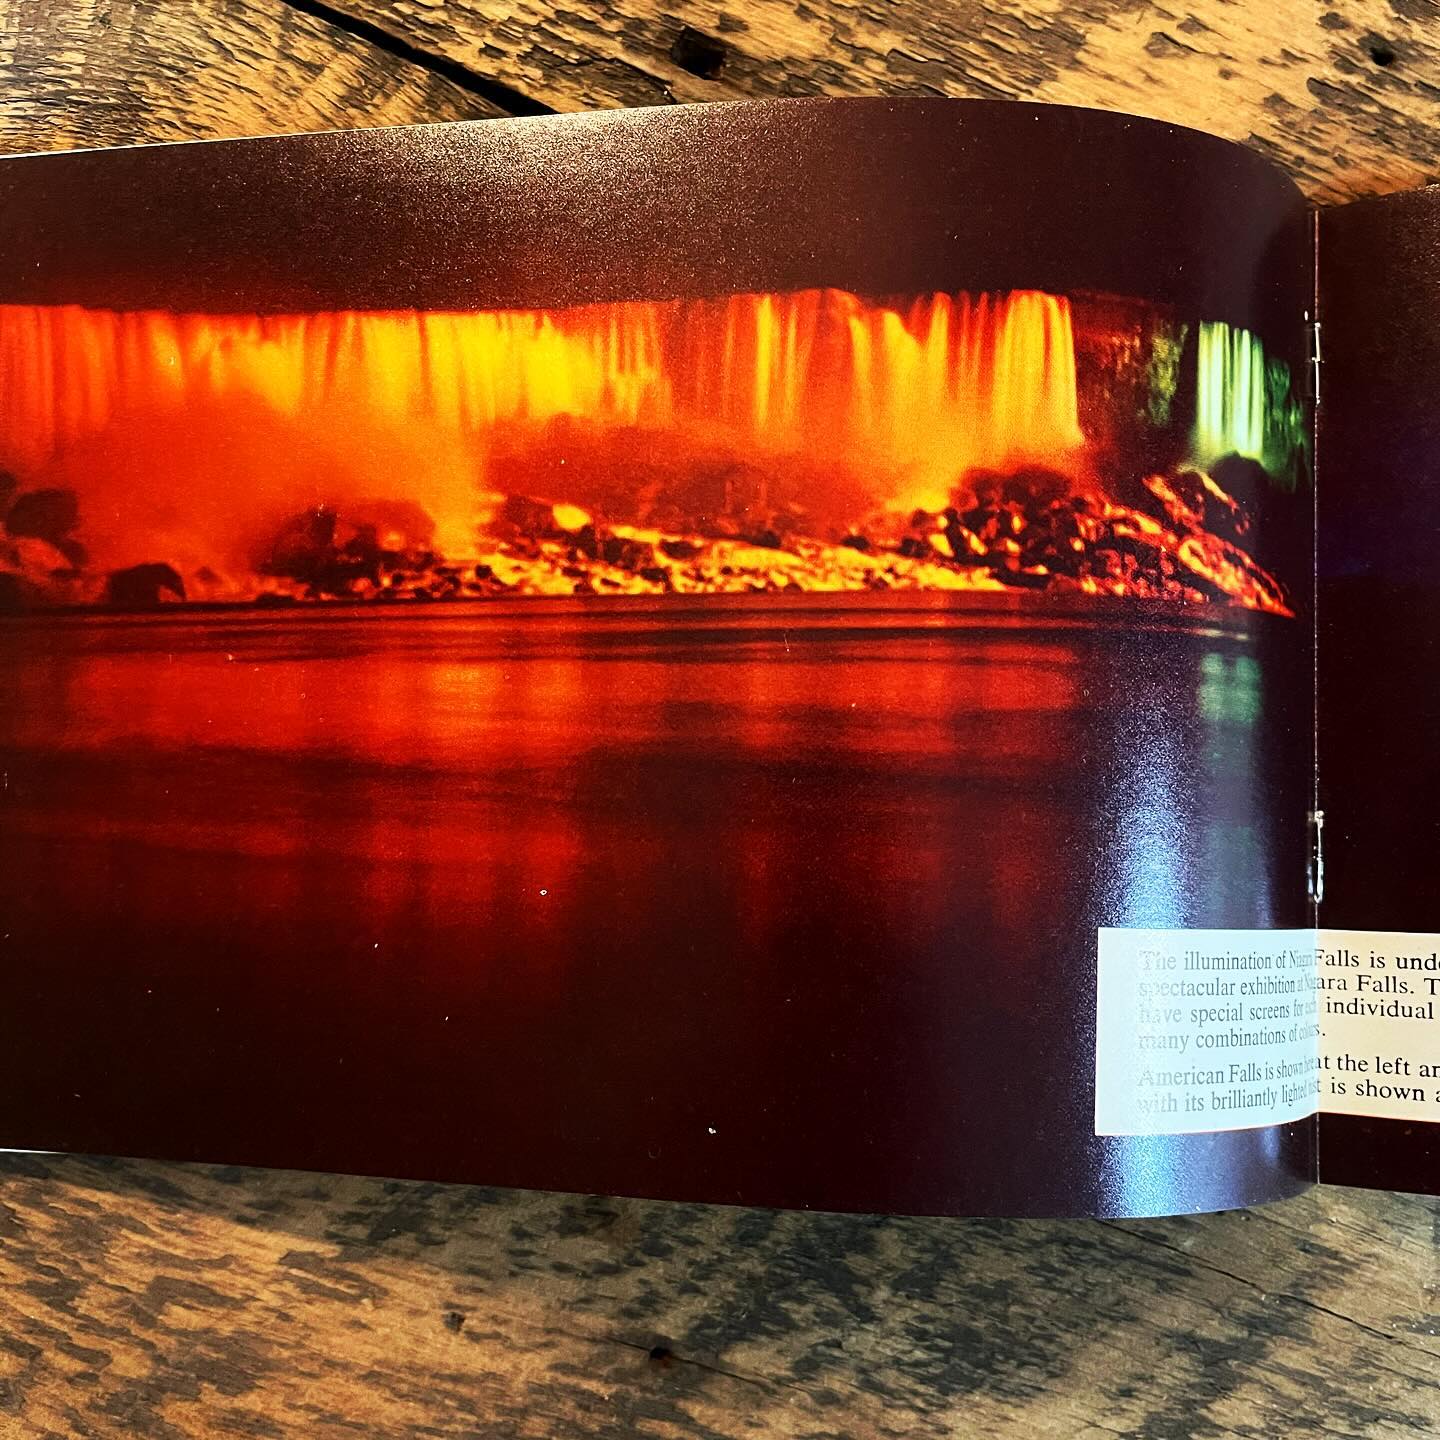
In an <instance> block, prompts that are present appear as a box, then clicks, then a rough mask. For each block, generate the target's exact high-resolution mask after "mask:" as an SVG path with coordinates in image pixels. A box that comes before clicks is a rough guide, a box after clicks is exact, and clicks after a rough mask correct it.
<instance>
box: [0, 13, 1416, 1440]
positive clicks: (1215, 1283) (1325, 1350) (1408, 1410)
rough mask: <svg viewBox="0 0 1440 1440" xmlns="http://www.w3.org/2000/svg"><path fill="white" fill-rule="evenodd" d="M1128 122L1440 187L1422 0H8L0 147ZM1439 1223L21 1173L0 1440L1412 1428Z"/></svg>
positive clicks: (1, 1172)
mask: <svg viewBox="0 0 1440 1440" xmlns="http://www.w3.org/2000/svg"><path fill="white" fill-rule="evenodd" d="M816 92H832V93H860V94H867V93H875V92H885V93H896V94H900V93H944V94H949V95H978V96H1025V97H1031V98H1036V99H1043V100H1061V101H1070V102H1077V103H1082V104H1092V105H1104V106H1112V107H1115V108H1119V109H1125V110H1130V111H1134V112H1137V113H1140V114H1148V115H1157V116H1161V117H1164V118H1166V119H1170V120H1177V121H1182V122H1184V123H1187V124H1191V125H1196V126H1199V127H1201V128H1203V129H1207V130H1212V131H1215V132H1217V133H1219V134H1222V135H1227V136H1230V137H1232V138H1235V139H1238V140H1243V141H1246V142H1248V143H1250V144H1252V145H1254V146H1255V147H1257V148H1258V149H1260V150H1263V151H1264V152H1266V153H1267V154H1269V155H1271V156H1273V157H1274V158H1276V159H1277V160H1279V161H1281V162H1282V163H1284V164H1285V165H1287V166H1289V167H1290V169H1291V170H1292V172H1293V173H1294V174H1295V175H1296V176H1297V177H1298V178H1299V180H1300V181H1301V183H1302V184H1303V185H1304V186H1305V187H1306V189H1307V190H1308V191H1309V192H1310V193H1311V194H1312V195H1314V196H1316V197H1317V198H1324V199H1327V200H1334V199H1342V198H1345V197H1348V196H1351V195H1356V194H1362V193H1367V192H1373V191H1385V190H1392V189H1398V188H1404V187H1410V186H1413V185H1416V184H1419V183H1422V182H1424V181H1426V180H1433V179H1436V178H1440V159H1437V156H1440V6H1437V5H1436V4H1435V3H1434V0H1390V3H1388V4H1387V3H1382V0H1356V3H1345V4H1326V3H1316V0H1279V3H1268V4H1258V3H1257V4H1247V5H1241V4H1238V3H1234V0H1191V3H1190V4H1189V5H1187V6H1184V7H1181V8H1177V9H1166V8H1162V7H1161V6H1159V5H1153V4H1143V3H1135V0H1023V3H1020V4H1016V5H1011V6H1002V5H1000V4H998V3H990V0H966V3H950V4H947V3H943V0H935V3H933V4H929V5H912V4H905V3H891V0H866V3H862V4H855V3H850V0H800V3H788V4H778V3H772V0H733V4H731V3H726V0H718V3H717V0H672V3H671V4H670V5H669V6H668V7H667V10H666V13H664V14H661V13H659V11H658V9H656V8H653V7H651V6H649V5H646V4H644V3H642V0H604V3H602V4H599V5H594V6H586V7H583V8H576V7H573V6H572V7H566V8H563V9H559V10H552V9H550V8H548V7H546V6H544V5H543V4H542V3H541V0H512V3H509V4H503V3H500V0H468V3H463V4H450V5H441V4H439V3H430V0H400V3H397V4H382V3H380V0H337V3H335V4H333V5H332V4H325V3H319V0H294V3H290V4H286V3H283V0H221V3H211V4H201V3H180V0H127V3H118V0H117V3H99V0H96V3H81V0H52V3H47V0H0V149H5V150H12V151H14V150H28V149H58V148H64V147H69V146H77V145H103V144H119V143H125V142H132V141H141V140H174V139H183V138H191V137H199V136H223V135H242V134H257V133H262V132H268V131H282V130H306V129H321V128H333V127H343V126H356V125H391V124H399V123H402V122H405V121H413V120H454V119H472V118H476V117H483V116H491V115H496V114H501V113H520V112H524V113H533V112H536V111H542V110H546V109H578V108H582V107H586V106H595V105H640V104H655V103H664V102H668V101H672V100H675V101H688V100H711V99H727V98H736V97H740V96H758V95H783V94H810V93H816ZM1437 1227H1440V1205H1437V1204H1436V1202H1434V1201H1430V1200H1419V1199H1414V1198H1409V1197H1405V1196H1397V1195H1384V1194H1367V1193H1364V1192H1360V1191H1345V1190H1338V1189H1334V1188H1328V1189H1322V1190H1318V1191H1315V1192H1313V1193H1312V1194H1311V1195H1309V1196H1307V1197H1305V1198H1303V1199H1301V1200H1298V1201H1294V1202H1291V1203H1288V1204H1285V1205H1280V1206H1274V1207H1271V1208H1268V1209H1262V1210H1257V1211H1253V1212H1248V1213H1236V1214H1229V1215H1223V1216H1218V1217H1205V1218H1199V1219H1180V1220H1168V1221H1149V1222H1115V1223H1099V1222H1055V1223H1037V1222H1016V1221H995V1220H988V1221H945V1220H891V1219H874V1218H853V1217H837V1216H824V1215H794V1214H783V1215H777V1214H772V1213H768V1212H761V1211H744V1210H732V1209H724V1208H719V1207H702V1206H675V1205H660V1204H650V1203H639V1202H634V1201H625V1200H610V1199H593V1198H591V1199H584V1198H575V1197H565V1196H552V1195H539V1194H526V1193H520V1192H500V1191H489V1190H480V1189H474V1188H464V1187H455V1186H437V1185H419V1184H399V1183H388V1182H384V1181H378V1180H357V1179H343V1178H335V1177H330V1176H315V1175H300V1174H292V1173H269V1172H260V1171H238V1170H229V1169H220V1168H202V1167H194V1166H190V1167H184V1166H175V1165H158V1164H140V1163H128V1162H105V1161H95V1160H86V1159H59V1158H37V1157H27V1156H12V1157H6V1158H4V1159H3V1160H0V1277H3V1281H4V1287H3V1290H0V1436H5V1437H9V1436H11V1435H17V1436H20V1435H27V1436H28V1435H37V1436H38V1435H56V1436H70V1435H101V1436H111V1435H115V1436H120V1435H124V1436H138V1437H149V1436H155V1437H167V1440H168V1437H175V1436H196V1435H200V1436H212V1435H213V1436H230V1435H234V1436H247V1437H264V1436H279V1435H292V1434H293V1435H303V1436H307V1437H316V1440H321V1437H331V1436H335V1437H340V1436H347V1437H353V1436H356V1435H366V1436H368V1435H375V1436H382V1435H383V1436H393V1435H411V1434H414V1435H427V1436H462V1435H463V1436H481V1435H484V1436H497V1437H498V1436H515V1437H520V1436H556V1435H565V1436H571V1435H579V1436H632V1435H636V1436H652V1437H653V1436H680V1435H684V1436H706V1437H714V1436H757V1435H795V1436H802V1435H803V1436H838V1435H845V1436H852V1435H853V1436H885V1435H906V1436H941V1435H964V1436H970V1435H1004V1436H1024V1437H1027V1440H1029V1437H1038V1436H1051V1435H1054V1436H1064V1437H1067V1440H1068V1437H1078V1436H1098V1435H1136V1436H1146V1437H1153V1440H1182V1437H1184V1440H1189V1437H1195V1440H1200V1437H1205V1440H1210V1437H1216V1436H1229V1435H1234V1436H1276V1435H1286V1434H1302V1433H1323V1434H1327V1435H1335V1436H1351V1435H1376V1436H1381V1435H1397V1436H1398V1435H1413V1434H1417V1433H1427V1432H1431V1431H1433V1430H1434V1429H1435V1428H1436V1426H1437V1424H1440V1299H1437V1295H1436V1288H1437V1285H1440V1269H1437V1263H1436V1256H1437V1238H1440V1230H1437Z"/></svg>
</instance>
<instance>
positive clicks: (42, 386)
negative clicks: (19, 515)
mask: <svg viewBox="0 0 1440 1440" xmlns="http://www.w3.org/2000/svg"><path fill="white" fill-rule="evenodd" d="M0 377H3V386H0V464H4V465H7V466H9V467H10V468H12V469H16V470H18V471H21V472H24V471H27V470H30V469H33V468H34V467H36V466H38V465H40V464H43V462H44V461H45V460H46V459H47V458H48V457H50V456H52V455H54V454H55V453H57V452H58V451H61V450H63V449H64V447H65V446H66V445H68V444H70V443H71V442H72V441H74V440H76V439H77V438H80V437H83V436H86V435H91V434H94V433H95V432H97V431H100V430H103V429H104V428H105V427H106V426H107V425H108V424H110V423H111V422H112V421H113V420H115V419H116V418H119V417H122V416H126V415H133V414H142V415H145V416H151V417H156V418H158V419H162V420H163V418H164V417H166V416H170V417H174V418H175V419H176V420H177V421H178V420H183V417H184V415H185V414H186V413H187V412H189V411H193V410H195V409H196V408H197V407H200V408H205V409H207V410H208V409H213V407H214V406H215V405H216V404H217V403H218V404H223V403H225V402H228V401H232V400H233V401H237V402H244V403H246V404H249V405H252V406H253V405H256V404H258V405H260V406H263V407H264V408H265V409H267V410H269V411H273V412H275V413H276V414H279V415H283V416H286V417H293V418H297V419H300V420H301V421H305V420H307V419H308V417H310V416H312V415H313V416H315V417H317V423H319V422H318V417H320V416H322V415H331V416H333V415H335V414H337V413H342V414H343V413H351V414H355V415H357V416H364V417H365V419H366V421H367V422H368V423H377V422H382V423H389V422H395V423H397V424H400V425H417V424H419V425H427V426H431V427H441V428H444V429H447V430H452V431H454V432H456V433H458V434H460V435H471V436H474V435H483V434H484V432H486V431H487V430H489V429H490V428H492V427H494V426H496V425H497V424H501V423H505V422H515V421H520V422H524V421H537V422H543V421H545V420H547V419H550V418H552V417H555V416H559V415H570V416H577V417H583V418H585V419H587V420H590V421H593V422H596V423H599V424H602V425H609V426H639V427H645V428H652V429H658V430H664V429H673V428H683V429H685V430H686V431H687V432H692V433H694V434H696V435H698V436H700V437H704V438H714V437H720V438H727V437H728V438H729V439H730V440H731V441H732V442H736V443H743V445H744V446H745V447H747V448H750V449H753V450H755V451H757V452H759V453H760V454H762V455H763V454H766V453H783V452H800V451H803V452H805V453H808V454H811V455H814V456H818V457H820V458H835V459H844V460H845V461H847V462H851V461H858V462H859V463H861V464H863V465H866V466H873V467H877V468H878V469H880V470H881V471H883V472H885V473H895V474H908V475H909V476H910V477H911V478H912V480H913V481H914V482H915V483H916V484H918V485H928V486H930V487H932V488H935V487H940V488H942V489H943V487H944V486H946V485H948V484H950V483H953V481H954V480H955V478H956V477H957V476H958V475H959V474H961V473H962V472H963V471H964V470H965V469H967V468H969V467H971V466H974V465H986V466H999V465H1003V464H1005V463H1007V462H1009V461H1011V460H1015V459H1045V460H1050V461H1052V462H1055V463H1059V462H1060V461H1061V460H1062V459H1063V458H1064V457H1065V456H1066V455H1068V454H1069V452H1071V451H1073V450H1074V449H1075V448H1076V447H1078V446H1079V445H1081V444H1082V443H1083V437H1082V435H1081V433H1080V425H1079V419H1078V414H1077V404H1076V394H1075V344H1074V336H1073V333H1072V328H1071V319H1070V307H1069V303H1068V301H1066V300H1064V299H1062V298H1059V297H1056V296H1052V295H1045V294H1039V293H1034V292H1017V293H1015V294H1011V295H1005V296H990V295H980V296H973V297H972V296H968V295H931V296H927V297H923V298H921V299H918V300H916V301H915V302H914V303H913V304H911V305H909V306H908V307H907V308H905V309H903V310H901V309H896V308H891V307H888V306H884V305H878V304H872V303H869V302H866V301H863V300H861V299H859V298H858V297H856V296H854V295H851V294H848V293H845V292H842V291H835V290H809V291H802V292H799V293H795V294H787V295H737V296H730V297H726V298H719V299H705V300H689V301H658V302H652V301H620V302H615V303H610V304H600V305H589V306H579V307H573V308H570V309H563V310H553V311H538V310H537V311H500V312H479V313H425V312H401V313H393V312H385V313H350V312H335V313H320V314H310V315H292V316H255V315H249V316H242V315H221V316H199V315H170V314H163V313H154V312H149V313H126V312H113V311H91V310H82V309H77V308H70V307H58V308H34V307H20V306H8V307H0Z"/></svg>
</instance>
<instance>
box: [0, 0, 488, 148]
mask: <svg viewBox="0 0 1440 1440" xmlns="http://www.w3.org/2000/svg"><path fill="white" fill-rule="evenodd" d="M497 113H499V111H498V110H497V108H496V107H495V106H494V105H493V104H491V103H490V102H489V101H488V100H486V99H485V98H484V97H482V96H480V95H477V94H474V93H472V92H471V91H468V90H466V89H464V88H462V86H461V85H459V84H457V83H456V82H455V81H453V80H450V79H447V78H446V77H445V76H444V75H442V74H438V73H436V72H435V71H434V70H432V69H427V68H425V67H424V66H421V65H417V64H407V63H405V62H404V61H402V60H399V59H397V58H396V57H394V56H392V55H389V54H387V53H385V52H384V51H382V50H379V49H377V48H376V47H375V46H374V45H371V44H368V43H366V42H365V41H363V40H360V39H356V38H354V37H352V36H350V35H347V34H346V33H345V32H344V31H342V30H337V29H336V28H335V27H334V26H333V25H329V24H326V23H325V22H324V21H323V20H318V19H315V18H312V17H311V16H309V15H305V14H302V13H301V12H300V11H298V10H294V9H292V8H290V7H289V6H286V5H283V4H278V3H263V0H225V3H224V4H220V5H214V4H207V3H204V0H181V3H169V0H133V3H129V4H126V5H123V6H115V5H111V4H107V3H103V0H85V3H64V4H59V3H51V0H0V151H9V152H15V151H25V150H68V149H74V148H77V147H83V146H92V145H126V144H134V143H137V142H140V141H151V140H201V139H213V138H217V137H224V136H232V135H262V134H274V133H276V132H280V131H286V130H330V129H336V128H344V127H349V126H358V125H399V124H405V123H407V122H413V121H417V120H475V119H481V118H485V117H488V116H492V115H495V114H497Z"/></svg>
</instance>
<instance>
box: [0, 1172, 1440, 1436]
mask: <svg viewBox="0 0 1440 1440" xmlns="http://www.w3.org/2000/svg"><path fill="white" fill-rule="evenodd" d="M0 1186H3V1188H0V1239H3V1248H0V1281H3V1289H0V1421H3V1418H4V1417H6V1416H9V1417H11V1418H12V1420H13V1421H14V1423H15V1424H16V1425H17V1426H18V1425H20V1424H23V1426H24V1427H25V1432H24V1433H28V1434H36V1435H43V1434H55V1435H97V1434H98V1435H110V1434H115V1435H119V1434H125V1435H132V1436H133V1435H143V1436H149V1435H156V1436H174V1435H205V1436H231V1435H233V1436H270V1435H305V1436H309V1437H315V1440H327V1437H332V1436H334V1437H341V1436H354V1435H356V1434H357V1433H358V1434H363V1435H377V1436H379V1435H384V1436H393V1435H418V1434H423V1435H427V1436H457V1437H458V1436H474V1435H481V1434H483V1435H487V1436H489V1435H504V1436H516V1437H521V1436H523V1437H531V1436H534V1437H542V1436H556V1435H565V1436H595V1437H602V1436H604V1437H610V1436H617V1437H618V1436H631V1435H645V1436H692V1435H693V1436H706V1437H714V1436H735V1437H739V1436H753V1435H768V1436H786V1437H789V1436H795V1437H799V1436H818V1435H826V1436H831V1435H857V1436H875V1437H881V1436H902V1435H903V1436H914V1437H941V1436H948V1435H956V1434H961V1435H979V1434H985V1435H1017V1436H1020V1435H1023V1436H1026V1437H1051V1436H1053V1437H1057V1440H1059V1437H1065V1440H1070V1437H1085V1436H1100V1435H1137V1436H1153V1437H1156V1440H1160V1437H1164V1440H1179V1437H1191V1436H1193V1437H1197V1440H1198V1437H1201V1436H1207V1437H1208V1436H1217V1435H1222V1436H1223V1435H1246V1436H1270V1435H1284V1434H1310V1433H1324V1434H1331V1435H1370V1436H1392V1435H1393V1436H1410V1435H1414V1434H1423V1433H1427V1432H1428V1431H1429V1430H1430V1429H1431V1428H1432V1427H1433V1424H1434V1422H1435V1419H1436V1417H1437V1415H1440V1398H1437V1388H1440V1340H1437V1338H1436V1333H1435V1332H1436V1322H1437V1319H1440V1317H1437V1315H1436V1314H1435V1313H1433V1309H1432V1299H1433V1288H1432V1287H1433V1285H1434V1282H1435V1279H1436V1275H1435V1269H1434V1264H1435V1261H1434V1253H1435V1252H1434V1238H1435V1237H1434V1227H1435V1223H1436V1211H1435V1208H1434V1206H1433V1205H1431V1204H1430V1203H1428V1202H1422V1201H1417V1200H1411V1199H1404V1198H1400V1197H1385V1198H1383V1199H1377V1198H1375V1197H1367V1196H1365V1195H1363V1194H1362V1193H1360V1192H1348V1191H1342V1190H1336V1189H1330V1190H1322V1191H1317V1192H1315V1194H1314V1195H1313V1196H1312V1197H1310V1198H1307V1199H1306V1200H1303V1201H1300V1202H1295V1203H1292V1204H1289V1205H1286V1206H1283V1207H1277V1208H1272V1209H1265V1210H1258V1211H1251V1212H1238V1213H1235V1214H1230V1215H1224V1216H1218V1217H1205V1218H1199V1219H1193V1220H1173V1221H1151V1222H1127V1223H1124V1224H1101V1223H1096V1222H1089V1223H1086V1222H1054V1223H1041V1222H1021V1221H968V1222H967V1221H948V1222H947V1221H918V1220H904V1219H877V1218H866V1217H859V1218H857V1217H841V1216H827V1215H806V1214H774V1213H767V1212H760V1211H746V1210H732V1209H725V1208H722V1207H702V1206H682V1205H662V1204H655V1203H646V1202H639V1201H624V1200H609V1199H597V1198H579V1197H567V1196H555V1195H539V1194H525V1193H519V1192H502V1191H488V1190H483V1189H478V1188H475V1187H459V1186H433V1185H417V1184H394V1183H391V1184H387V1183H382V1182H377V1181H368V1180H355V1179H344V1178H338V1177H331V1176H313V1175H301V1174H295V1173H284V1172H257V1171H237V1170H221V1169H218V1168H215V1169H204V1168H200V1167H181V1166H163V1165H140V1164H123V1163H118V1162H110V1163H102V1162H95V1161H87V1160H78V1159H44V1158H38V1157H11V1158H9V1159H7V1160H5V1161H4V1162H3V1164H0ZM3 1433H5V1434H11V1433H17V1432H15V1431H12V1430H3Z"/></svg>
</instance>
